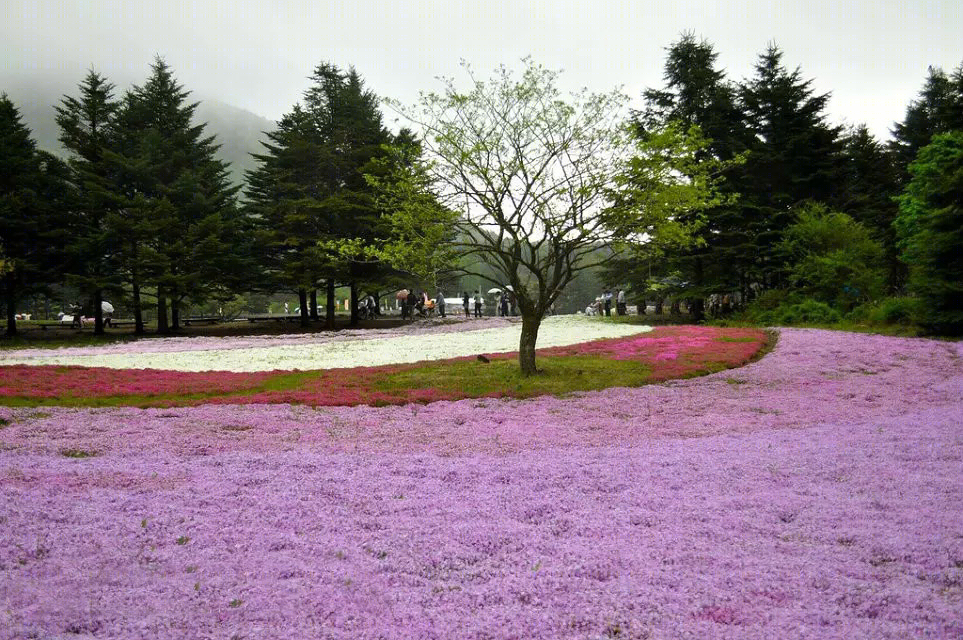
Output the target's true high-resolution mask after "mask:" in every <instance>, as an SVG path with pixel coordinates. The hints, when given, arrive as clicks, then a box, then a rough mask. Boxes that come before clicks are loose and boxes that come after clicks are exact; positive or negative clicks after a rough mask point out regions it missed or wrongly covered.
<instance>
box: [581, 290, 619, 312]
mask: <svg viewBox="0 0 963 640" xmlns="http://www.w3.org/2000/svg"><path fill="white" fill-rule="evenodd" d="M613 300H614V301H615V313H616V315H620V316H624V315H626V313H628V306H627V305H626V304H625V289H619V291H618V293H617V294H615V295H612V291H611V289H606V290H605V291H603V292H602V295H600V296H599V297H597V298H596V299H595V302H593V303H592V304H590V305H589V306H587V307H586V308H585V315H589V316H603V315H604V316H611V315H612V301H613Z"/></svg>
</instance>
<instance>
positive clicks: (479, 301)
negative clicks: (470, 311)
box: [475, 291, 482, 318]
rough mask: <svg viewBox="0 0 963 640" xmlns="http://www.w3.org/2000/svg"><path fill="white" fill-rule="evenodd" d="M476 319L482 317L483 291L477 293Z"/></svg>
mask: <svg viewBox="0 0 963 640" xmlns="http://www.w3.org/2000/svg"><path fill="white" fill-rule="evenodd" d="M475 317H476V318H480V317H482V294H481V291H476V292H475Z"/></svg>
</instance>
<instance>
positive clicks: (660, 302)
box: [655, 297, 665, 316]
mask: <svg viewBox="0 0 963 640" xmlns="http://www.w3.org/2000/svg"><path fill="white" fill-rule="evenodd" d="M664 307H665V298H661V297H660V298H656V299H655V315H657V316H661V315H662V312H663V311H664V310H665V309H664Z"/></svg>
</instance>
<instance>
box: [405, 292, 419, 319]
mask: <svg viewBox="0 0 963 640" xmlns="http://www.w3.org/2000/svg"><path fill="white" fill-rule="evenodd" d="M405 302H406V303H407V305H408V317H409V318H410V319H411V320H414V319H415V306H416V305H417V304H418V296H416V295H415V291H414V289H411V290H409V291H408V299H407V300H406V301H405Z"/></svg>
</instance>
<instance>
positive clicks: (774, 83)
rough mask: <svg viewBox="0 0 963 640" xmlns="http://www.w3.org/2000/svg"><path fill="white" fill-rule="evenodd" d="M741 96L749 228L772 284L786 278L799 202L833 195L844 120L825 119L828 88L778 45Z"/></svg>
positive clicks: (761, 271) (761, 276)
mask: <svg viewBox="0 0 963 640" xmlns="http://www.w3.org/2000/svg"><path fill="white" fill-rule="evenodd" d="M740 97H741V102H742V106H743V110H744V112H745V114H746V117H747V122H748V124H749V127H750V129H751V131H752V133H753V134H754V137H755V140H754V141H753V143H752V145H751V147H750V155H749V159H748V161H747V163H746V167H745V179H744V181H743V183H742V186H743V189H744V190H743V198H744V200H743V202H744V204H745V205H746V207H747V208H748V209H750V210H751V209H754V211H752V216H751V217H750V219H749V220H748V224H747V228H748V230H749V232H750V233H751V234H752V236H753V244H754V246H753V247H752V249H753V251H752V253H753V254H754V255H755V256H756V259H757V260H756V262H757V268H756V278H755V279H756V281H757V282H758V283H759V284H761V285H762V286H763V287H766V288H769V287H774V286H781V285H783V284H785V282H784V280H783V276H784V275H785V269H784V267H785V265H784V260H783V258H784V256H781V255H779V250H778V247H779V243H780V241H781V239H782V234H783V233H784V232H785V230H786V228H787V227H788V226H789V225H790V224H791V223H792V220H793V218H792V209H793V207H795V206H796V205H798V204H800V203H802V202H805V201H818V202H829V201H831V200H832V199H833V197H834V196H835V194H836V188H837V184H838V174H839V152H840V148H841V145H840V142H839V135H840V132H841V128H840V127H834V126H831V125H829V124H828V123H827V122H826V115H825V109H826V105H827V103H828V102H829V94H822V95H815V93H814V91H813V88H812V81H811V80H803V79H802V74H801V72H800V70H799V68H796V69H795V70H793V71H788V70H787V69H786V68H785V67H784V66H783V64H782V52H781V51H780V50H779V49H778V48H777V47H776V46H775V45H770V46H769V47H768V49H767V50H766V52H765V53H763V54H761V55H760V56H759V61H758V63H757V64H756V73H755V76H754V77H753V78H751V79H749V80H748V81H747V82H746V83H744V84H743V85H742V87H741V90H740Z"/></svg>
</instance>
